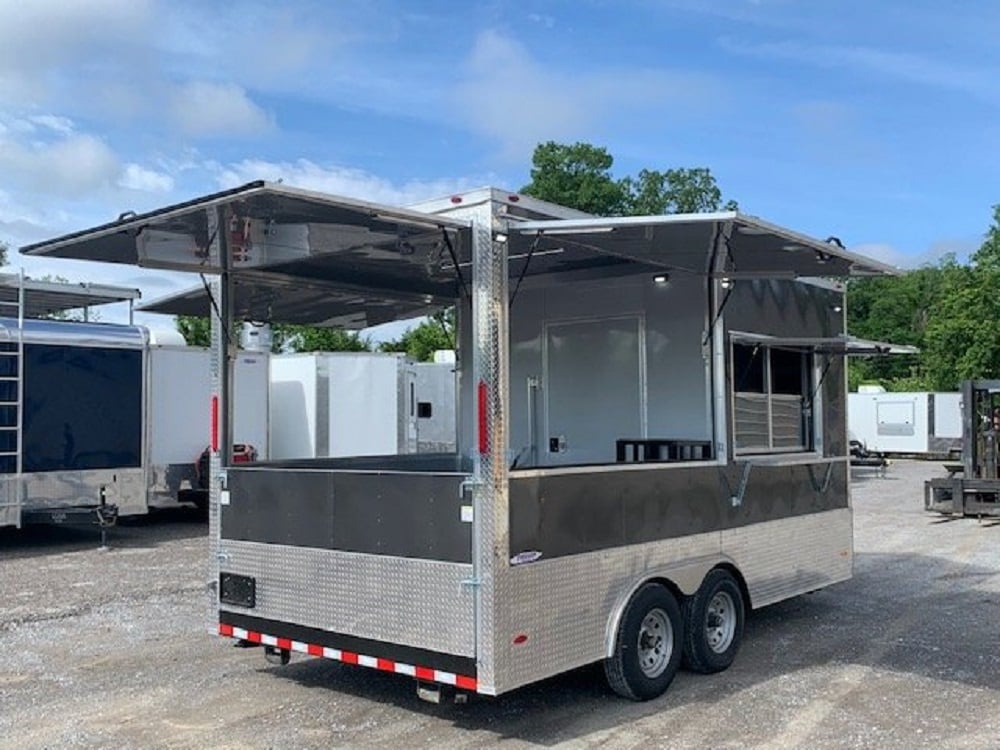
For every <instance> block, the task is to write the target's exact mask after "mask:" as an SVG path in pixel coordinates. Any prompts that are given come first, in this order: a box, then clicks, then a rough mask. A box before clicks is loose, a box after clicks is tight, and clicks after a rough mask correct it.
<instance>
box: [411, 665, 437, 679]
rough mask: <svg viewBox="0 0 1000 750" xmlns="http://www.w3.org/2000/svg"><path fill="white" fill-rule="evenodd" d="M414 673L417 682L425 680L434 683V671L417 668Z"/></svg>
mask: <svg viewBox="0 0 1000 750" xmlns="http://www.w3.org/2000/svg"><path fill="white" fill-rule="evenodd" d="M414 672H415V673H416V674H414V677H416V678H417V679H418V680H426V681H427V682H434V670H433V669H428V668H427V667H417V668H416V669H415V670H414Z"/></svg>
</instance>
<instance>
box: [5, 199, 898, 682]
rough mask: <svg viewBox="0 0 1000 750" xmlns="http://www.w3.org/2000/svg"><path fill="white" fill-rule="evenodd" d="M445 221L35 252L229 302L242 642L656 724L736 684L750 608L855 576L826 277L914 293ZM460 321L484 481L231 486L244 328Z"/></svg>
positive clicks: (260, 477)
mask: <svg viewBox="0 0 1000 750" xmlns="http://www.w3.org/2000/svg"><path fill="white" fill-rule="evenodd" d="M437 208H443V209H445V210H446V211H447V213H443V214H429V213H422V212H417V211H413V210H403V209H397V208H392V207H389V206H381V205H375V204H370V203H363V202H359V201H355V200H349V199H344V198H338V197H333V196H329V195H323V194H318V193H310V192H305V191H299V190H295V189H292V188H289V187H286V186H282V185H272V184H268V183H252V184H250V185H247V186H244V187H242V188H238V189H234V190H231V191H227V192H224V193H218V194H214V195H210V196H206V197H204V198H201V199H198V200H193V201H190V202H188V203H185V204H180V205H177V206H171V207H168V208H164V209H162V210H160V211H154V212H151V213H148V214H144V215H141V216H135V217H131V218H129V219H127V220H125V221H120V222H115V223H112V224H108V225H104V226H101V227H96V228H94V229H90V230H86V231H82V232H79V233H77V234H74V235H69V236H66V237H62V238H59V239H55V240H52V241H49V242H45V243H40V244H37V245H34V246H31V247H28V248H25V250H24V251H25V252H27V253H30V254H34V255H47V256H63V257H71V258H87V259H90V260H103V261H111V262H119V263H131V264H139V265H143V266H149V267H157V268H170V269H174V270H189V271H195V272H202V273H212V274H217V275H218V276H219V280H218V282H217V289H218V292H217V300H216V302H217V305H218V309H219V311H220V316H219V318H218V319H217V320H216V321H215V325H214V328H213V331H214V336H215V340H216V346H215V348H214V351H215V354H216V359H215V363H214V372H215V374H216V377H217V380H216V387H217V389H218V391H217V393H218V398H219V403H220V413H219V420H218V431H217V435H216V436H215V437H214V439H213V445H214V448H215V449H216V452H215V453H214V454H213V458H212V464H213V474H212V476H213V482H212V498H213V503H212V510H211V513H210V519H211V521H210V523H211V528H210V534H211V537H212V547H213V549H212V565H213V573H212V583H213V585H214V589H213V592H214V593H213V597H212V606H213V618H217V628H218V632H219V633H220V634H222V635H224V636H229V637H234V638H239V639H242V640H244V641H249V642H252V643H259V644H263V645H264V646H265V647H266V650H267V651H268V652H269V654H270V655H271V656H272V657H278V658H280V659H282V660H286V659H287V658H288V655H289V654H290V653H291V652H300V653H304V654H310V655H314V656H324V657H328V658H333V659H339V660H341V661H344V662H348V663H351V664H360V665H363V666H368V667H373V668H377V669H382V670H388V671H391V672H396V673H399V674H405V675H409V676H411V677H414V678H416V680H417V681H418V684H419V683H423V684H424V685H429V686H433V685H450V686H455V687H456V688H457V689H460V690H464V691H475V692H479V693H483V694H488V695H498V694H501V693H504V692H506V691H509V690H512V689H514V688H516V687H518V686H521V685H525V684H528V683H531V682H534V681H537V680H540V679H543V678H545V677H548V676H550V675H554V674H557V673H560V672H564V671H566V670H569V669H572V668H574V667H577V666H580V665H584V664H587V663H591V662H597V661H603V663H604V665H605V669H606V672H607V675H608V679H609V682H610V684H611V686H612V687H613V688H614V689H615V690H616V691H617V692H619V693H621V694H623V695H625V696H628V697H630V698H635V699H646V698H650V697H653V696H655V695H658V694H659V693H661V692H662V691H663V690H665V689H666V687H667V686H668V684H669V683H670V681H671V680H672V678H673V676H674V673H675V672H676V670H677V668H678V666H679V665H680V663H681V660H682V657H683V660H684V661H685V662H686V663H687V665H688V666H689V667H691V668H693V669H695V670H698V671H705V672H709V671H718V670H720V669H724V668H725V667H727V666H728V665H729V663H730V662H731V661H732V659H733V657H734V656H735V653H736V650H737V648H738V646H739V643H740V639H741V635H742V626H743V617H744V612H745V610H746V609H748V608H757V607H762V606H764V605H767V604H770V603H772V602H777V601H780V600H782V599H785V598H788V597H792V596H796V595H798V594H802V593H804V592H807V591H812V590H814V589H818V588H821V587H824V586H827V585H829V584H832V583H835V582H837V581H843V580H845V579H847V578H849V577H850V575H851V570H852V560H853V549H852V514H851V507H850V497H849V488H848V457H847V455H848V451H847V437H846V425H845V414H846V379H845V364H844V355H845V354H846V353H847V352H848V351H850V349H851V348H852V343H851V342H850V341H849V340H848V338H847V337H846V336H845V334H844V314H843V289H842V288H841V287H840V286H838V285H836V284H834V283H831V282H821V281H817V282H815V283H805V282H803V281H801V279H803V278H806V277H826V278H837V277H847V276H850V275H854V274H888V273H893V269H891V268H889V267H887V266H884V265H882V264H880V263H878V262H876V261H873V260H869V259H867V258H863V257H860V256H857V255H854V254H851V253H849V252H847V251H845V250H843V249H842V248H841V247H839V246H835V245H833V244H828V243H826V242H821V241H818V240H815V239H813V238H810V237H807V236H804V235H801V234H798V233H795V232H791V231H788V230H786V229H782V228H780V227H777V226H774V225H771V224H768V223H765V222H763V221H760V220H758V219H756V218H753V217H749V216H744V215H742V214H739V213H734V212H726V213H714V214H703V215H685V216H650V217H636V218H617V219H604V218H564V217H565V216H566V214H561V213H560V212H562V211H565V209H561V208H559V207H556V206H549V205H546V204H543V203H540V202H538V201H533V200H531V199H530V198H527V197H524V196H518V195H512V194H508V193H503V192H500V191H494V190H488V191H479V192H477V193H476V194H473V195H471V196H454V197H452V198H450V199H447V200H445V201H443V202H442V203H441V204H440V205H438V206H437ZM433 209H434V207H431V210H433ZM577 216H578V217H579V214H577ZM551 217H555V218H551ZM561 217H562V218H561ZM446 306H455V307H456V310H457V321H458V331H459V333H458V338H459V343H458V359H457V371H458V380H459V392H458V402H457V411H458V421H459V425H458V450H457V452H456V453H452V454H423V455H421V454H417V455H404V456H385V457H371V456H368V457H363V458H342V459H315V460H306V461H268V462H264V463H261V464H259V465H255V466H236V465H233V464H232V463H231V461H230V459H229V447H228V446H229V440H228V439H227V438H228V435H229V429H230V427H229V425H230V412H229V407H228V403H229V400H230V397H229V392H230V385H229V377H228V373H229V372H230V359H231V355H232V353H233V351H234V346H233V345H232V343H231V336H230V335H228V333H227V332H228V331H232V330H233V324H234V322H235V320H236V319H241V318H242V319H250V320H258V321H259V320H275V321H279V320H284V321H288V322H304V323H323V324H327V325H336V324H338V323H340V324H346V325H351V326H357V327H360V326H367V325H374V324H376V323H380V322H385V321H388V320H394V319H402V318H407V317H413V316H417V315H424V314H428V313H430V312H433V311H436V310H440V309H442V308H444V307H446Z"/></svg>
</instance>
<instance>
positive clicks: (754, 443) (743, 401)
mask: <svg viewBox="0 0 1000 750" xmlns="http://www.w3.org/2000/svg"><path fill="white" fill-rule="evenodd" d="M730 361H731V381H730V382H731V383H732V400H733V438H734V444H735V449H736V452H737V453H796V452H804V451H811V450H813V449H814V448H815V435H814V429H813V419H812V408H811V400H812V398H811V397H812V394H813V391H814V388H813V355H812V353H811V352H808V351H802V350H797V349H782V348H777V347H770V346H766V345H764V344H758V343H754V344H746V343H733V344H732V348H731V358H730Z"/></svg>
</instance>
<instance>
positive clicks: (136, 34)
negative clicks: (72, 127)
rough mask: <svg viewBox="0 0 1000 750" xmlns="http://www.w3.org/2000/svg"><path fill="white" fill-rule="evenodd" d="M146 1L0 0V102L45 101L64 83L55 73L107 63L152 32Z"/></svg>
mask: <svg viewBox="0 0 1000 750" xmlns="http://www.w3.org/2000/svg"><path fill="white" fill-rule="evenodd" d="M152 9H153V3H152V2H151V1H150V0H88V1H87V2H80V1H79V0H72V1H66V0H32V1H31V2H21V0H0V18H2V19H3V23H0V101H2V100H3V99H4V98H7V99H8V100H9V101H12V102H15V103H16V104H17V105H18V106H20V107H25V106H29V105H32V104H38V103H39V102H40V101H44V100H45V99H46V98H47V97H48V96H49V95H51V94H52V93H53V89H54V88H58V87H59V86H60V84H61V83H65V81H61V80H60V76H55V75H53V71H55V70H58V69H59V68H60V67H62V66H68V67H71V68H75V69H77V70H78V69H79V67H81V65H82V66H87V65H89V64H90V63H92V62H94V61H95V60H101V61H103V62H104V64H105V65H107V63H108V61H109V57H110V58H111V59H112V60H113V59H117V58H121V57H122V56H123V55H124V54H125V52H126V50H135V49H137V48H141V44H142V42H141V40H142V38H143V37H145V36H146V35H147V33H151V27H150V21H151V18H152Z"/></svg>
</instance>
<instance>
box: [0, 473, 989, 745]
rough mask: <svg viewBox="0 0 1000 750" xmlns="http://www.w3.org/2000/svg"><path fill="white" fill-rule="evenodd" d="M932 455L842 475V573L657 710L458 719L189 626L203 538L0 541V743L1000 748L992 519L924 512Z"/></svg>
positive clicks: (601, 696)
mask: <svg viewBox="0 0 1000 750" xmlns="http://www.w3.org/2000/svg"><path fill="white" fill-rule="evenodd" d="M939 470H940V465H939V464H936V463H923V464H921V463H916V462H900V463H897V464H895V465H893V466H892V467H890V469H889V472H888V476H887V478H885V479H880V478H875V477H872V476H858V477H856V481H855V482H854V484H853V487H854V504H855V509H856V515H855V525H856V529H857V535H856V549H857V565H856V576H855V578H854V579H853V580H852V581H850V582H847V583H844V584H840V585H838V586H835V587H832V588H830V589H827V590H825V591H822V592H819V593H817V594H813V595H811V596H805V597H801V598H799V599H796V600H793V601H789V602H785V603H782V604H778V605H775V606H773V607H770V608H768V609H765V610H762V611H760V612H757V613H754V614H753V615H751V617H750V619H749V621H748V623H747V632H746V639H745V642H744V646H743V650H742V651H741V653H740V656H739V658H738V659H737V661H736V664H735V665H734V666H733V667H732V668H731V669H730V670H728V671H727V672H725V673H723V674H720V675H715V676H710V677H709V676H699V675H692V674H687V673H681V674H680V675H679V676H678V678H677V680H676V681H675V682H674V684H673V686H672V687H671V689H670V690H669V691H668V692H667V694H666V695H664V696H663V697H662V698H660V699H659V700H656V701H652V702H650V703H644V704H635V703H629V702H626V701H622V700H620V699H618V698H615V697H613V696H612V695H611V694H610V693H609V691H608V690H607V688H606V687H605V686H604V684H603V681H602V673H601V671H600V669H598V668H589V669H583V670H579V671H577V672H574V673H571V674H568V675H564V676H561V677H558V678H555V679H552V680H549V681H547V682H545V683H543V684H540V685H537V686H533V687H530V688H527V689H524V690H521V691H517V692H515V693H512V694H510V695H507V696H504V697H502V698H500V699H496V700H489V699H477V700H473V701H472V702H471V703H470V704H468V705H464V706H455V705H449V706H432V705H428V704H425V703H422V702H420V701H419V700H418V699H417V698H416V696H415V694H414V690H413V684H412V683H411V682H410V681H409V680H408V679H406V678H403V677H399V676H394V675H387V674H382V673H379V672H375V671H372V670H367V669H363V668H359V667H346V666H342V665H339V664H336V663H333V662H328V661H324V660H314V659H305V658H296V659H294V660H293V662H292V664H291V665H290V666H288V667H284V668H281V667H272V666H270V665H268V664H267V663H266V662H265V661H264V659H263V656H262V653H261V651H260V650H259V649H238V648H234V647H233V646H232V644H231V642H229V641H227V640H224V639H220V638H217V637H214V636H211V635H209V634H208V633H207V627H208V619H207V613H208V601H207V597H206V594H205V589H204V585H203V579H204V570H205V567H204V566H205V562H204V558H205V556H206V542H205V539H204V537H205V534H206V527H205V525H204V524H203V523H202V522H200V521H199V520H198V519H197V517H196V516H195V515H194V514H189V513H185V512H181V513H177V512H174V513H162V514H159V515H157V516H156V517H154V518H151V519H148V520H144V521H142V522H140V523H133V524H129V525H127V526H123V527H121V528H119V529H118V530H116V531H115V533H114V536H113V539H112V548H111V549H110V550H107V551H99V550H98V549H97V543H96V536H95V533H94V532H93V531H92V530H72V529H46V530H42V529H33V530H30V531H27V532H11V531H9V530H7V531H4V532H0V649H2V653H3V660H2V661H0V746H2V747H5V748H7V747H10V748H18V749H19V750H20V749H22V748H57V747H60V748H61V747H114V748H125V747H137V748H145V747H184V748H187V747H190V748H207V747H231V748H243V747H275V748H285V747H289V748H311V747H316V748H320V747H340V746H350V747H369V746H370V747H380V748H395V747H405V748H409V747H422V746H437V747H449V748H451V747H479V746H482V745H491V744H503V745H505V746H510V747H522V746H544V747H553V746H568V747H593V746H600V747H610V748H631V747H665V748H687V747H690V748H708V747H711V748H742V747H760V748H794V747H809V748H815V747H824V748H825V747H831V748H844V747H851V748H869V747H870V748H907V750H910V749H912V748H921V747H928V748H930V747H933V748H997V747H1000V525H992V526H991V525H989V524H978V523H977V522H976V521H974V520H970V519H964V520H959V521H948V522H943V521H940V520H938V519H935V518H934V517H931V516H928V515H926V514H925V513H924V511H923V509H922V494H921V493H922V482H923V479H924V478H925V477H927V476H930V475H931V474H933V473H937V472H938V471H939Z"/></svg>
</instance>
